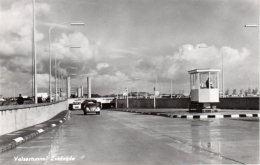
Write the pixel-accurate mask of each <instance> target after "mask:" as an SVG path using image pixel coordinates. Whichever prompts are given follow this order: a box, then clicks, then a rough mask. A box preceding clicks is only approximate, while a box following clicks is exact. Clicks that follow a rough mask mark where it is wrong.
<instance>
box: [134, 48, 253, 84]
mask: <svg viewBox="0 0 260 165" xmlns="http://www.w3.org/2000/svg"><path fill="white" fill-rule="evenodd" d="M250 55H251V52H250V51H249V50H248V49H246V48H242V49H239V50H238V49H235V48H231V47H228V46H223V47H220V48H218V47H216V46H207V45H206V44H198V45H192V44H185V45H182V46H180V48H179V49H178V51H176V52H174V53H173V54H172V55H166V56H156V57H153V58H143V59H140V60H139V61H138V62H137V64H136V67H137V68H138V71H139V72H149V73H153V74H150V76H153V77H155V76H156V75H157V76H158V78H159V79H160V80H161V82H169V80H171V79H173V80H174V82H175V83H176V85H179V84H183V85H184V84H186V86H187V85H188V83H189V81H188V73H187V72H188V71H189V70H192V69H206V68H216V69H222V67H221V66H222V65H221V64H222V56H223V62H224V69H225V76H226V77H227V79H226V84H232V82H233V83H234V82H238V81H241V76H238V75H241V74H243V75H246V74H247V72H251V73H252V70H256V69H257V66H249V65H248V64H247V63H246V61H251V59H250V58H251V56H250ZM146 75H147V74H146ZM151 80H152V78H151ZM240 87H241V86H240ZM183 88H184V87H183Z"/></svg>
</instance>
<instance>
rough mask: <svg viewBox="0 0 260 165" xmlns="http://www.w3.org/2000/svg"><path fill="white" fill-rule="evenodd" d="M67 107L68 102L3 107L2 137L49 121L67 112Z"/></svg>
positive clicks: (0, 115)
mask: <svg viewBox="0 0 260 165" xmlns="http://www.w3.org/2000/svg"><path fill="white" fill-rule="evenodd" d="M67 107H68V106H67V101H63V102H58V103H53V104H50V103H48V104H38V105H20V106H18V107H17V106H12V107H10V106H6V107H1V110H0V136H1V135H4V134H7V133H10V132H13V131H16V130H19V129H23V128H26V127H30V126H33V125H36V124H39V123H42V122H44V121H46V120H49V119H51V118H52V117H54V116H55V115H57V114H58V113H60V112H61V111H64V110H67V109H68V108H67Z"/></svg>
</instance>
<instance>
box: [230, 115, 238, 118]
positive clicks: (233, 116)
mask: <svg viewBox="0 0 260 165" xmlns="http://www.w3.org/2000/svg"><path fill="white" fill-rule="evenodd" d="M231 118H239V114H233V115H231Z"/></svg>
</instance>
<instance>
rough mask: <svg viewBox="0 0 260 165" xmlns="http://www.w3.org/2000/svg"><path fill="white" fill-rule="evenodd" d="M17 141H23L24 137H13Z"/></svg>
mask: <svg viewBox="0 0 260 165" xmlns="http://www.w3.org/2000/svg"><path fill="white" fill-rule="evenodd" d="M13 140H14V141H15V142H17V143H19V142H20V141H23V140H24V139H23V138H22V137H18V138H15V139H13Z"/></svg>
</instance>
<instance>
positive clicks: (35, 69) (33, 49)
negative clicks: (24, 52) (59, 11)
mask: <svg viewBox="0 0 260 165" xmlns="http://www.w3.org/2000/svg"><path fill="white" fill-rule="evenodd" d="M32 3H33V20H32V21H33V27H32V56H33V58H32V59H33V60H32V64H33V75H32V84H33V85H32V89H33V94H34V103H35V104H37V103H38V100H37V78H36V74H37V65H36V43H35V0H32Z"/></svg>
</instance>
